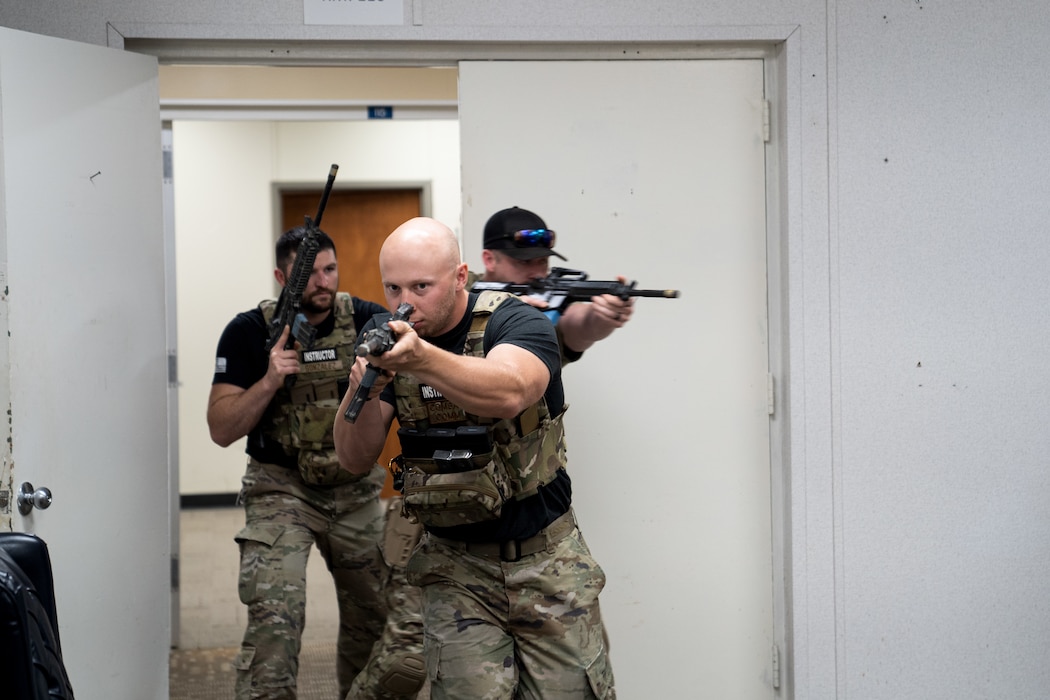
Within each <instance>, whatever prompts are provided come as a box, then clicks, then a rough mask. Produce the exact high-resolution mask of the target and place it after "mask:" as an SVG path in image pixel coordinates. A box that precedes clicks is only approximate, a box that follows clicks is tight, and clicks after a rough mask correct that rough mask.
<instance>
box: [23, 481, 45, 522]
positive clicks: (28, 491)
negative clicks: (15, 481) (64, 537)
mask: <svg viewBox="0 0 1050 700" xmlns="http://www.w3.org/2000/svg"><path fill="white" fill-rule="evenodd" d="M49 505H51V489H49V488H46V487H40V488H38V489H33V485H32V484H31V483H29V482H28V481H25V482H23V483H22V487H21V488H20V489H19V490H18V512H19V513H21V514H22V515H29V514H30V513H31V512H32V511H33V508H39V509H40V510H44V509H45V508H47V507H48V506H49Z"/></svg>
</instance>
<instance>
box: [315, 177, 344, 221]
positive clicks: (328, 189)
mask: <svg viewBox="0 0 1050 700" xmlns="http://www.w3.org/2000/svg"><path fill="white" fill-rule="evenodd" d="M338 170H339V166H338V165H336V164H335V163H332V167H331V169H330V170H329V171H328V182H326V183H325V186H324V192H322V193H321V203H320V204H318V205H317V216H315V217H314V221H313V224H314V226H316V227H317V228H321V217H322V216H324V208H325V207H326V206H328V195H330V194H332V185H333V184H335V174H336V172H337V171H338Z"/></svg>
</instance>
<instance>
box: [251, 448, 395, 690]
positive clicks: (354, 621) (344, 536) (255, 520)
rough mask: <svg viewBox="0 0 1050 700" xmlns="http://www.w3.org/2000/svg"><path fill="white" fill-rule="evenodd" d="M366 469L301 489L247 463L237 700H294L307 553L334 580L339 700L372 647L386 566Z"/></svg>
mask: <svg viewBox="0 0 1050 700" xmlns="http://www.w3.org/2000/svg"><path fill="white" fill-rule="evenodd" d="M383 479H384V474H383V472H382V471H381V470H379V469H375V470H373V471H371V472H369V473H368V474H367V475H365V476H364V477H363V478H361V479H359V480H355V481H352V482H350V483H347V484H342V485H339V486H330V487H314V486H308V485H306V484H304V483H303V481H302V480H301V479H300V478H299V474H298V472H297V471H295V470H289V469H284V468H282V467H278V466H275V465H269V464H262V463H259V462H256V461H255V460H250V461H249V464H248V469H247V472H246V473H245V475H244V478H243V480H242V488H241V495H240V500H241V502H242V503H243V504H244V508H245V527H244V529H243V530H241V531H240V532H239V533H238V534H237V535H236V537H235V539H236V541H237V543H238V544H239V546H240V551H241V570H240V578H239V581H238V588H239V592H240V598H241V601H242V602H243V603H244V604H245V605H247V606H248V625H247V629H246V630H245V633H244V640H243V642H242V644H241V651H240V653H239V654H238V656H237V659H236V660H235V662H234V666H235V667H236V669H237V681H236V698H237V700H295V698H296V676H297V674H298V670H299V650H300V646H301V641H302V633H303V626H304V624H305V620H306V563H307V557H308V556H309V554H310V548H311V547H312V546H313V545H314V544H316V545H317V547H318V549H319V550H320V552H321V554H322V556H323V557H324V559H325V562H326V564H327V567H328V570H329V571H330V572H331V573H332V577H333V579H334V580H335V589H336V598H337V602H338V605H339V634H338V640H337V654H338V658H337V661H336V675H337V677H338V682H339V687H340V697H342V695H343V694H345V693H346V692H347V691H348V690H349V688H350V684H351V683H352V682H353V679H354V677H355V676H356V675H357V674H358V673H359V672H360V671H361V669H362V668H363V667H364V665H365V663H366V662H367V659H368V654H369V651H370V650H371V648H372V645H373V644H374V643H375V641H376V640H377V639H378V638H379V635H380V633H381V631H382V627H383V620H384V618H385V616H386V606H385V604H384V602H383V599H382V591H381V585H382V583H383V581H384V580H385V578H386V576H387V567H386V565H385V564H384V562H383V560H382V557H381V556H380V553H379V547H378V546H377V543H378V541H379V537H380V533H381V531H382V527H383V510H382V505H381V503H380V501H379V491H380V489H381V488H382V485H383Z"/></svg>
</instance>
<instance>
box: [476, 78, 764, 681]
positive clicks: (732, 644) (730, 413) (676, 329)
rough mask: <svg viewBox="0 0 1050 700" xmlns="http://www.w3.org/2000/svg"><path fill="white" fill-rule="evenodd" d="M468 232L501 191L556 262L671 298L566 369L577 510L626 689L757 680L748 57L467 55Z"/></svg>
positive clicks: (760, 325) (760, 221) (755, 147)
mask: <svg viewBox="0 0 1050 700" xmlns="http://www.w3.org/2000/svg"><path fill="white" fill-rule="evenodd" d="M459 86H460V107H459V116H460V128H461V137H460V144H461V149H462V165H461V167H462V172H463V231H464V233H463V238H464V251H465V254H466V256H467V258H466V259H467V261H468V262H469V263H470V266H471V268H472V269H478V267H479V266H480V264H481V252H480V247H481V238H482V229H483V227H484V224H485V221H486V220H487V218H488V217H489V216H490V215H491V214H492V213H494V212H495V211H497V210H499V209H503V208H504V207H510V206H515V205H516V206H520V207H523V208H525V209H529V210H532V211H535V212H536V213H537V214H539V215H540V216H541V217H543V218H544V219H545V221H546V223H547V225H548V226H549V227H550V228H552V229H554V230H555V231H556V232H557V235H558V238H557V243H556V246H555V247H556V249H557V250H558V252H559V253H561V254H562V255H565V256H566V257H567V258H568V262H563V261H560V260H557V261H555V262H556V264H560V265H562V266H567V267H572V268H578V269H582V270H584V271H586V272H587V273H589V274H590V276H591V278H593V279H614V278H615V276H616V275H618V274H622V275H626V276H628V277H629V278H630V279H635V280H637V282H638V286H639V287H640V288H656V289H666V288H675V289H680V290H681V292H682V295H681V298H679V299H674V300H663V299H638V300H637V302H636V304H635V313H634V317H633V318H632V320H631V321H630V322H629V323H628V324H627V326H625V327H624V328H622V329H620V330H618V331H616V332H615V333H614V334H613V335H612V336H610V337H609V338H607V339H606V340H603V341H602V342H600V343H598V344H597V345H595V346H594V347H593V348H591V349H590V350H588V351H587V353H586V354H585V355H584V357H583V359H581V360H580V361H579V362H577V363H575V364H573V365H570V366H568V367H566V368H564V370H563V377H564V381H565V394H566V397H565V398H566V401H567V403H568V404H569V409H568V411H567V412H566V414H565V425H566V445H567V449H568V459H569V467H568V468H569V474H570V475H571V477H572V481H573V492H574V494H573V502H574V504H575V507H576V511H577V515H578V516H579V519H580V527H581V531H582V532H583V534H584V536H585V537H586V538H587V542H588V544H589V545H590V547H591V549H592V550H593V552H594V555H595V557H596V559H597V560H598V562H599V563H600V564H601V565H602V567H603V569H604V570H605V573H606V575H607V576H608V584H607V586H606V589H605V591H604V593H603V594H602V612H603V615H604V617H605V618H606V621H607V624H608V628H609V637H610V643H611V658H612V662H613V668H614V672H615V675H616V685H617V690H618V691H619V694H620V695H621V697H625V698H748V699H750V700H757V699H759V698H771V697H773V695H774V692H775V686H776V681H775V679H776V669H775V664H774V654H773V652H772V647H773V638H774V636H773V608H772V605H773V571H772V535H771V511H770V483H771V482H770V449H769V411H768V406H769V394H768V386H769V384H768V367H769V363H768V337H767V336H768V330H767V303H766V204H765V202H766V193H765V141H764V129H763V124H764V119H763V114H764V106H765V94H764V85H763V63H762V61H761V60H758V59H752V60H704V61H545V62H530V61H514V62H500V61H486V62H467V63H461V64H460V78H459Z"/></svg>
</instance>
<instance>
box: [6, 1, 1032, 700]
mask: <svg viewBox="0 0 1050 700" xmlns="http://www.w3.org/2000/svg"><path fill="white" fill-rule="evenodd" d="M66 5H67V4H66V3H60V2H57V1H56V0H50V1H44V2H37V3H32V4H30V3H16V2H14V0H2V3H0V18H2V21H3V22H4V23H5V24H11V26H15V27H17V28H22V29H28V30H31V31H37V32H41V33H45V34H47V33H50V34H55V35H58V36H65V37H69V38H77V39H81V40H83V41H90V42H95V43H106V42H107V41H108V42H112V43H113V44H114V45H118V46H120V45H123V44H122V43H121V42H124V41H126V42H128V43H129V44H130V45H135V42H136V41H142V40H146V41H147V42H152V41H155V40H158V39H160V40H163V39H178V40H184V39H216V40H231V39H239V40H245V41H248V42H251V41H256V42H257V44H256V45H255V46H254V49H253V48H252V47H251V46H248V47H245V46H244V45H242V46H241V48H244V49H245V50H246V51H249V52H251V51H252V50H254V51H255V52H256V53H257V54H258V55H260V56H261V55H263V54H264V51H265V49H266V48H272V46H273V42H274V40H276V39H282V38H284V39H292V40H300V41H302V42H303V43H302V44H296V45H293V46H292V47H291V50H290V51H289V53H288V54H287V55H289V56H292V57H293V58H294V56H295V55H297V54H300V53H306V52H308V51H321V50H322V47H321V45H318V44H310V43H309V40H313V39H330V40H340V41H345V42H347V43H346V44H345V45H343V46H341V47H340V50H342V51H344V52H345V55H349V56H359V55H361V54H362V53H363V54H367V53H368V51H369V50H370V49H371V50H373V51H377V52H382V51H383V50H384V44H386V43H387V42H389V41H392V40H397V41H399V42H400V41H404V42H408V43H407V44H402V43H399V44H398V45H397V47H396V51H394V50H387V51H386V53H385V54H384V55H386V56H394V55H395V54H396V55H400V56H407V57H408V58H411V56H412V55H435V54H437V53H439V50H444V51H445V52H446V55H447V53H449V52H451V53H452V54H453V55H455V51H456V50H457V48H458V50H460V51H461V52H462V53H463V54H464V55H467V54H469V55H471V56H477V55H478V53H479V52H480V53H484V52H485V51H490V52H503V53H506V52H512V51H518V50H521V49H522V47H527V46H528V45H529V44H530V43H533V42H550V41H552V40H553V41H555V42H559V41H561V42H565V44H563V45H559V44H557V43H555V44H553V45H552V44H550V43H546V44H544V47H545V50H546V51H548V52H550V53H552V54H556V53H558V52H559V51H565V50H569V49H572V48H577V49H578V48H579V47H593V48H595V49H596V50H601V49H602V48H603V47H606V48H607V50H608V52H609V54H610V55H618V56H619V57H622V56H624V55H636V56H640V57H645V56H646V55H649V54H651V53H653V52H659V51H660V50H662V47H666V45H668V44H670V45H674V46H685V45H695V44H702V43H704V42H730V43H739V42H746V41H760V42H769V43H774V44H776V45H777V46H778V48H779V53H778V62H777V64H776V66H775V71H774V73H775V74H776V76H777V77H778V78H779V81H780V86H779V87H780V88H781V89H782V92H781V94H779V95H778V96H777V101H776V106H777V108H776V110H775V112H774V132H775V137H776V139H777V144H778V146H779V150H778V158H779V159H780V162H779V163H778V165H779V170H778V177H779V179H780V184H781V186H782V196H781V199H780V200H779V201H778V202H777V205H778V215H777V216H775V217H774V221H775V223H776V224H777V226H778V232H779V233H780V234H781V236H780V237H779V238H777V239H776V240H775V241H774V243H775V244H776V245H780V246H782V247H783V249H784V257H783V259H784V265H783V267H782V269H780V270H778V271H776V272H777V274H778V275H779V279H780V286H779V289H778V290H777V291H778V292H779V293H780V294H781V295H782V299H783V300H784V309H785V313H784V316H783V318H781V319H779V325H778V323H777V321H778V319H773V328H772V329H773V331H774V332H775V333H777V332H778V331H779V334H778V335H777V336H775V338H774V340H775V341H778V342H779V343H780V346H779V348H778V350H779V352H781V353H782V354H783V357H784V359H785V365H786V367H787V368H788V372H787V376H785V377H782V378H781V379H782V383H781V384H780V387H781V388H782V389H784V390H785V392H783V393H781V395H780V396H781V400H782V401H783V403H782V405H780V406H779V407H778V408H779V410H780V412H779V413H778V416H777V419H776V420H775V422H774V429H776V430H780V431H782V433H783V435H784V437H785V442H784V446H783V459H784V462H785V464H786V469H785V470H784V472H783V474H781V475H779V476H780V478H783V479H784V483H785V493H786V496H787V498H786V501H785V503H784V504H774V506H775V508H780V507H781V505H783V512H784V524H785V526H786V528H787V532H788V541H787V544H788V547H787V550H786V553H785V554H786V559H785V562H784V566H785V574H786V583H787V595H788V602H789V612H790V617H791V619H790V620H789V622H790V633H789V638H790V644H789V647H790V648H789V649H787V650H786V658H785V661H784V663H785V667H786V671H787V674H788V677H787V679H786V680H788V681H789V682H790V683H791V684H792V685H793V687H794V690H795V695H796V697H799V698H807V699H808V698H833V697H838V698H846V697H862V698H865V699H883V698H884V699H886V700H890V699H893V700H896V699H897V698H902V697H922V698H958V697H974V698H985V697H996V698H998V697H1010V698H1035V697H1042V696H1044V695H1045V688H1046V687H1047V685H1048V683H1050V666H1048V665H1047V664H1046V663H1045V652H1046V649H1047V648H1048V646H1050V608H1048V606H1047V604H1046V594H1045V581H1047V580H1048V579H1050V557H1048V556H1047V545H1046V543H1047V542H1048V541H1050V508H1048V507H1047V506H1046V502H1045V501H1046V498H1045V495H1046V493H1047V492H1048V490H1050V489H1048V487H1050V483H1048V479H1050V469H1048V468H1047V463H1046V462H1047V458H1046V455H1047V454H1048V452H1050V450H1048V448H1050V445H1048V442H1050V436H1048V435H1050V431H1047V429H1046V427H1045V423H1046V414H1047V411H1046V405H1047V402H1046V398H1045V397H1046V396H1047V393H1048V392H1047V390H1048V388H1050V387H1048V386H1047V384H1048V382H1050V379H1048V373H1047V370H1046V368H1045V364H1046V363H1045V361H1043V358H1042V357H1041V355H1042V354H1043V349H1044V348H1045V347H1047V346H1048V345H1050V324H1048V323H1047V322H1046V321H1045V319H1044V316H1045V308H1046V302H1047V296H1048V295H1047V288H1048V285H1047V283H1046V279H1047V275H1046V270H1047V262H1050V261H1048V260H1047V245H1046V231H1045V222H1046V221H1047V220H1048V216H1047V214H1048V212H1047V206H1048V203H1047V202H1048V198H1047V196H1046V192H1045V187H1044V186H1043V182H1044V181H1045V175H1044V171H1045V164H1044V160H1045V153H1046V152H1047V147H1048V144H1050V123H1048V121H1047V120H1046V119H1045V115H1046V114H1047V112H1048V107H1050V104H1047V102H1048V97H1047V94H1046V91H1045V90H1043V89H1042V87H1041V85H1042V83H1041V82H1040V81H1041V76H1043V75H1045V74H1046V73H1047V72H1048V70H1050V55H1048V54H1047V52H1046V51H1045V49H1044V48H1043V47H1044V46H1045V43H1046V37H1047V34H1048V33H1050V9H1048V6H1047V5H1046V3H1045V2H1044V1H1043V0H1006V1H1005V2H1000V3H987V2H985V1H984V0H957V1H956V2H952V3H934V2H930V1H929V0H879V1H878V2H871V1H870V0H837V1H836V0H831V1H830V2H829V1H827V0H785V1H784V2H778V3H770V2H763V1H762V0H741V1H740V2H735V3H724V2H718V3H715V2H705V1H703V0H700V1H697V0H663V1H660V0H654V1H653V2H647V3H638V2H629V1H628V0H582V1H581V2H575V3H564V2H549V1H543V2H533V3H514V4H511V3H506V2H500V1H498V0H480V1H479V0H445V1H444V2H440V3H427V2H426V0H417V1H415V2H413V3H409V5H410V6H411V10H410V11H408V12H407V13H406V23H405V26H398V27H307V26H304V25H303V24H302V4H301V3H299V2H292V1H291V0H284V1H282V2H276V1H271V2H268V3H265V4H263V3H254V4H251V5H248V4H241V5H232V6H231V5H215V4H209V3H203V2H194V3H190V4H186V3H182V4H178V5H172V4H170V3H166V2H162V1H161V0H137V1H135V2H132V1H131V0H96V1H95V2H82V3H79V4H78V6H77V7H76V8H73V9H71V8H69V7H67V6H66ZM191 21H192V24H191V23H189V22H191ZM106 22H109V23H111V25H112V29H111V30H109V31H108V32H107V29H106V24H105V23H106ZM428 41H429V42H438V43H426V44H423V43H418V44H417V43H413V42H428ZM475 41H486V42H490V43H488V44H485V45H483V46H479V45H478V44H475V43H472V42H475ZM354 42H357V43H354ZM361 42H363V43H361ZM440 42H445V43H440ZM147 45H148V44H147ZM406 46H408V47H409V48H408V49H406ZM162 48H164V47H162ZM167 48H170V46H169V47H167ZM355 50H356V51H358V52H359V53H354V51H355ZM231 55H232V54H231ZM654 355H655V357H650V356H647V357H646V359H647V360H648V361H650V362H653V361H656V362H658V361H659V354H658V353H654ZM920 365H921V366H920ZM654 481H655V477H654ZM1040 584H1042V588H1043V589H1044V590H1042V591H1041V590H1040Z"/></svg>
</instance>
